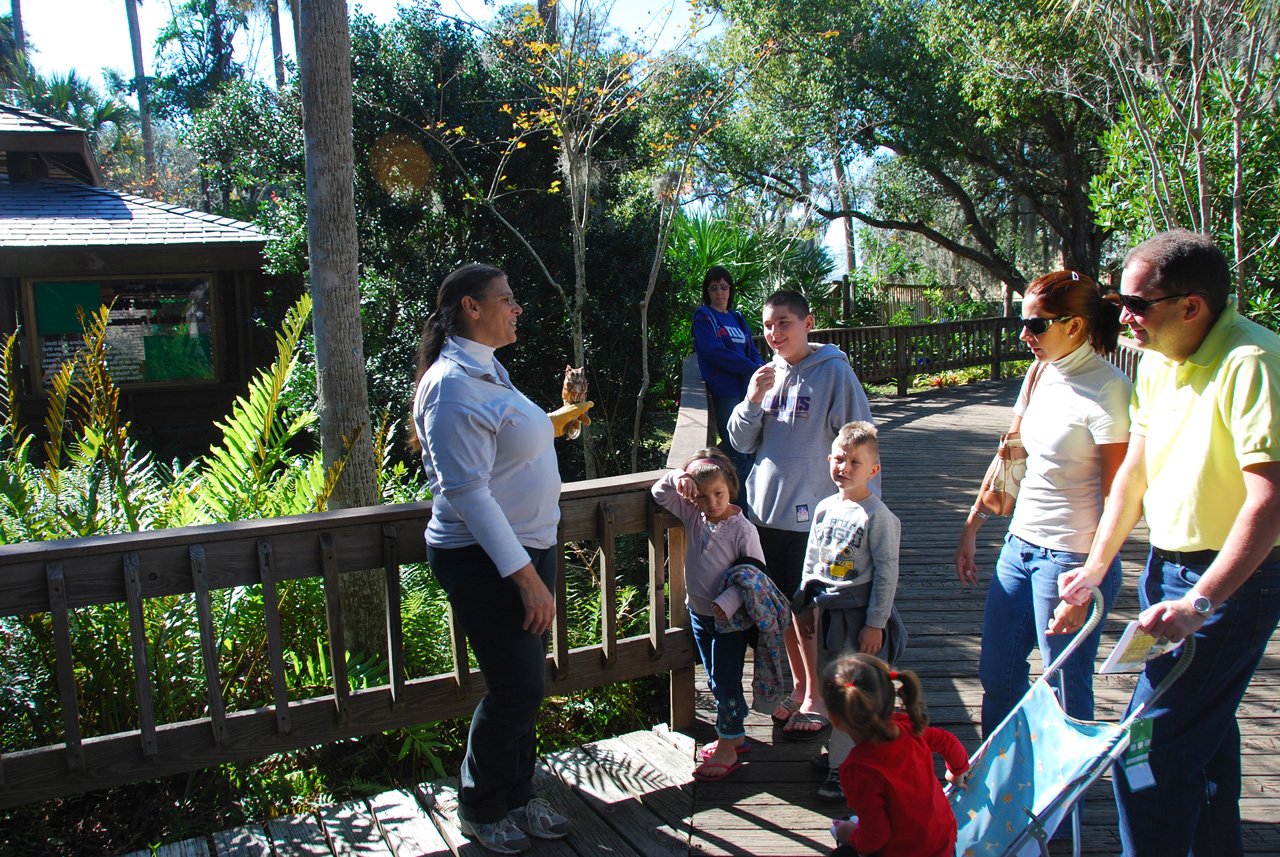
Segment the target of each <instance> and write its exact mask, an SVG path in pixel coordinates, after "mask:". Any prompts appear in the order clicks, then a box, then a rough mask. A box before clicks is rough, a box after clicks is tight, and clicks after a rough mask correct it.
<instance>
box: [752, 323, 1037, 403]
mask: <svg viewBox="0 0 1280 857" xmlns="http://www.w3.org/2000/svg"><path fill="white" fill-rule="evenodd" d="M1018 324H1019V322H1018V319H1017V318H1013V317H1010V318H979V319H973V320H971V321H944V322H937V323H933V324H905V325H898V326H894V327H840V328H830V329H827V330H815V331H812V332H811V333H810V334H809V341H810V342H829V343H831V344H833V345H837V346H839V347H840V349H841V350H843V351H844V352H845V353H846V354H848V355H849V362H850V363H852V364H853V368H854V371H855V372H857V373H858V379H859V380H860V381H862V382H863V383H866V384H878V383H883V382H885V381H897V384H898V395H899V396H905V395H906V394H907V389H908V388H909V387H910V386H911V378H912V376H914V375H926V374H933V373H935V372H942V371H945V370H948V369H963V368H965V367H968V366H990V367H991V377H992V378H999V377H1000V371H1001V370H1000V365H1001V364H1002V363H1004V362H1005V361H1008V360H1029V359H1031V351H1030V349H1028V348H1027V346H1026V344H1025V343H1023V342H1022V340H1020V339H1019V338H1018V333H1019V332H1020V328H1019V326H1018ZM756 346H757V347H758V348H759V349H760V353H761V354H766V355H767V354H768V343H767V342H765V339H764V337H762V336H757V337H756Z"/></svg>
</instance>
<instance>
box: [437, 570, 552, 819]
mask: <svg viewBox="0 0 1280 857" xmlns="http://www.w3.org/2000/svg"><path fill="white" fill-rule="evenodd" d="M529 557H530V559H531V560H532V561H533V566H534V568H535V569H537V571H538V576H539V577H540V578H542V582H543V583H545V584H546V585H547V588H548V589H550V590H551V591H552V592H553V593H554V592H555V583H556V557H555V551H554V550H551V549H548V550H530V551H529ZM427 560H428V561H429V562H430V563H431V570H432V572H433V573H434V574H435V576H436V579H437V580H439V581H440V585H441V586H442V587H443V588H444V591H445V594H446V595H448V596H449V604H450V605H452V607H453V615H454V617H455V618H456V619H457V621H459V622H461V623H462V629H463V631H465V632H466V635H467V640H468V641H470V644H471V651H472V652H474V653H475V656H476V663H477V664H479V666H480V672H481V674H482V675H483V676H484V681H485V684H486V685H488V688H489V693H488V695H487V696H485V698H484V699H482V700H480V704H479V705H477V706H476V711H475V714H474V715H473V716H472V718H471V731H470V733H469V734H468V735H467V755H466V758H465V759H464V760H463V763H462V772H461V780H462V788H461V790H460V791H459V793H458V814H459V815H460V816H462V817H463V818H465V819H466V820H467V821H470V822H474V823H476V824H492V823H493V822H495V821H500V820H501V819H502V818H503V816H505V815H506V814H507V813H508V812H509V811H511V810H513V809H517V808H519V807H522V806H524V805H525V804H526V803H528V802H529V800H530V799H531V798H533V797H535V796H536V795H535V794H534V791H533V771H534V762H535V761H536V757H537V743H538V736H537V725H538V712H539V711H540V710H541V709H542V700H543V698H544V697H545V696H546V691H547V636H546V635H538V634H533V633H530V632H529V631H526V630H524V628H522V627H521V626H522V625H524V602H523V601H521V600H520V590H519V588H518V587H517V586H516V584H515V583H514V582H512V581H511V580H510V579H508V578H503V577H500V576H499V575H498V569H497V568H496V567H495V566H494V564H493V562H492V561H491V560H490V559H489V555H488V554H486V553H485V552H484V549H483V548H481V547H480V546H479V545H472V546H469V547H464V548H433V547H431V546H430V545H427Z"/></svg>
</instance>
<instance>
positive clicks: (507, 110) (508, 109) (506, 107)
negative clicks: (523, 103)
mask: <svg viewBox="0 0 1280 857" xmlns="http://www.w3.org/2000/svg"><path fill="white" fill-rule="evenodd" d="M498 112H499V113H510V112H511V105H510V104H504V105H502V106H501V107H499V108H498Z"/></svg>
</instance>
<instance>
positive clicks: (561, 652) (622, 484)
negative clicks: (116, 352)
mask: <svg viewBox="0 0 1280 857" xmlns="http://www.w3.org/2000/svg"><path fill="white" fill-rule="evenodd" d="M659 475H660V474H659V473H658V472H650V473H640V474H634V475H631V476H624V477H618V478H613V479H598V480H593V481H590V482H579V483H574V484H571V485H566V486H565V488H564V490H563V492H562V494H561V500H560V507H561V513H562V517H561V523H560V532H559V541H560V547H561V551H560V555H561V557H563V556H564V545H565V543H567V542H584V541H591V540H595V541H598V542H599V544H600V548H601V550H600V552H599V554H600V556H601V558H602V563H603V569H602V574H601V581H602V583H601V593H600V597H601V607H602V621H601V623H600V628H601V630H600V641H599V642H598V643H596V644H594V645H590V646H585V647H580V648H576V649H573V650H570V649H569V637H568V621H567V606H568V605H567V598H566V592H565V575H564V566H563V561H562V563H561V570H560V576H559V586H558V592H557V599H556V620H555V623H554V625H553V626H552V630H551V639H552V653H551V655H550V656H549V657H548V662H547V666H548V693H549V694H565V693H569V692H572V691H576V690H581V689H584V688H588V687H595V686H599V685H602V684H609V683H613V682H621V681H631V680H634V679H636V678H639V677H641V676H646V675H655V674H659V673H664V672H667V673H670V674H671V723H672V726H673V728H677V729H689V728H691V727H692V725H693V722H694V709H693V705H694V695H693V664H694V657H693V640H692V636H691V634H690V633H689V631H688V613H687V610H686V608H685V604H684V591H685V590H684V530H683V529H682V528H681V526H680V523H679V521H678V520H677V519H676V518H675V517H673V516H671V515H669V514H667V513H666V512H663V511H661V510H660V509H658V507H657V506H656V505H655V504H654V503H653V502H652V501H651V499H650V497H649V487H650V486H651V485H652V484H653V482H654V481H655V480H656V479H657V478H658V476H659ZM430 514H431V506H430V504H429V503H428V504H404V505H398V506H381V507H370V508H365V509H350V510H344V511H340V512H325V513H320V514H315V515H302V516H297V517H291V518H276V519H270V520H261V521H242V522H237V523H232V524H219V525H213V526H206V527H189V528H186V529H179V530H159V531H152V532H143V533H129V534H123V535H112V536H100V537H95V538H85V539H72V540H67V541H61V542H44V543H35V544H21V545H5V546H0V617H16V616H32V615H36V616H41V615H46V614H47V615H48V617H49V620H48V622H49V625H48V627H49V628H50V629H51V637H52V642H53V653H52V655H51V661H52V663H51V664H50V670H51V672H52V675H46V676H43V677H36V676H33V677H31V680H32V681H42V680H43V681H50V682H51V683H53V684H56V688H57V697H58V704H59V706H60V708H61V714H62V723H63V736H62V737H63V741H62V742H61V743H58V744H49V745H46V746H39V747H34V748H25V749H14V748H12V747H10V748H0V751H3V752H2V753H0V807H9V806H14V805H18V804H23V803H31V802H33V801H38V800H43V799H46V798H51V797H56V796H59V795H66V794H72V793H76V792H84V791H88V790H91V789H99V788H105V787H109V786H113V785H119V784H122V783H127V782H132V781H135V780H142V779H151V778H154V777H161V776H167V775H171V774H176V773H182V772H185V771H191V770H197V769H200V768H206V767H210V766H213V765H218V764H222V763H226V762H234V761H240V760H245V759H251V758H257V757H262V756H267V755H270V754H272V753H278V752H283V751H287V750H293V749H298V748H300V747H307V746H312V745H316V744H323V743H328V742H331V741H337V740H340V739H345V738H352V737H356V736H359V735H366V734H370V733H374V732H382V731H385V730H388V729H395V728H401V727H407V726H413V725H416V724H421V723H429V722H434V721H437V720H441V719H444V718H447V717H458V716H463V715H466V714H469V713H470V712H471V711H472V710H473V709H474V708H475V705H476V703H477V702H478V701H479V699H480V697H481V696H483V695H484V693H485V686H484V679H483V678H482V677H481V676H480V674H479V672H478V671H472V670H471V669H470V666H469V662H468V657H467V648H466V644H465V638H464V636H463V634H462V632H461V630H460V629H459V628H458V626H457V625H456V624H455V623H453V622H452V617H450V619H451V626H452V637H453V641H454V645H453V672H452V673H447V674H441V675H434V676H429V677H425V678H416V679H408V678H407V677H406V676H405V672H404V668H403V665H404V663H405V658H404V639H403V633H402V631H401V598H400V568H401V565H402V564H408V563H421V562H425V560H426V548H425V545H424V542H423V530H424V529H425V527H426V524H427V520H428V518H429V516H430ZM637 533H645V534H647V536H648V543H649V551H648V558H647V565H648V580H647V586H648V610H649V629H648V633H647V634H644V635H640V636H635V637H627V638H624V639H619V638H618V635H617V631H618V627H617V620H616V615H615V613H616V610H615V609H614V605H616V604H617V597H616V593H615V592H614V591H613V590H614V587H615V586H616V580H617V557H616V553H615V551H614V550H613V542H614V539H615V538H616V537H620V536H625V535H629V534H637ZM378 567H380V568H383V569H385V570H386V572H387V576H386V579H387V604H388V611H389V612H388V630H389V632H390V633H389V635H388V637H389V641H388V649H389V650H388V652H387V653H386V654H387V663H388V667H389V677H388V679H387V683H386V684H383V685H379V686H376V687H368V688H355V689H353V687H352V682H351V681H350V679H349V677H348V675H347V670H346V669H345V665H346V655H345V651H344V646H343V633H342V621H343V617H342V608H341V604H340V603H339V600H338V588H339V576H340V575H342V574H346V573H349V572H352V571H359V570H362V569H367V568H378ZM306 578H317V579H319V580H321V581H322V585H323V590H324V600H325V620H326V621H325V626H326V631H327V638H328V643H329V651H328V656H329V660H330V663H331V664H332V665H333V668H332V669H331V670H330V673H331V678H330V682H331V687H330V689H331V690H332V693H330V694H327V695H324V696H319V697H314V696H313V697H309V698H305V699H298V698H291V697H290V689H289V687H288V685H287V683H286V678H285V660H284V659H285V650H284V646H283V644H282V636H281V630H280V623H281V615H282V613H284V610H282V609H281V598H280V594H279V585H280V584H283V583H285V582H287V581H293V580H301V579H306ZM255 586H261V587H262V598H263V608H264V609H263V613H264V616H263V622H262V627H261V628H260V629H258V630H259V631H260V633H261V635H262V636H265V638H266V641H267V644H268V645H267V649H268V652H269V654H268V660H269V662H270V669H269V674H270V677H271V682H270V684H271V688H272V696H273V699H272V700H271V701H266V700H264V701H263V702H262V707H260V708H254V709H248V710H239V711H227V710H226V705H225V703H224V700H223V697H222V693H221V688H222V683H223V682H224V681H227V680H228V677H227V676H226V675H224V673H223V671H222V670H221V669H220V667H219V651H220V650H223V649H228V648H229V650H230V651H241V650H242V649H244V648H251V647H253V646H256V645H259V644H260V643H261V641H262V636H256V635H255V636H256V639H254V640H244V639H239V640H237V639H231V640H229V641H225V640H224V641H219V638H218V636H217V632H216V631H215V628H214V622H213V617H212V612H211V609H210V597H211V593H217V592H218V591H220V590H227V589H233V588H240V587H255ZM668 587H669V593H670V601H669V602H668V596H667V592H668ZM169 596H181V597H191V598H194V599H195V607H196V613H197V615H198V619H199V622H198V627H199V636H200V642H201V652H202V655H203V670H202V671H201V672H202V677H203V679H204V681H205V686H206V694H207V711H208V716H206V717H201V718H197V719H194V720H186V721H183V722H178V723H160V722H157V716H156V713H155V708H154V706H153V704H152V693H153V687H154V686H155V683H156V682H157V681H158V680H159V679H158V676H157V672H156V664H155V663H152V662H151V661H152V660H153V659H152V657H151V656H150V655H149V651H151V650H152V648H153V646H154V645H155V644H157V641H154V640H148V639H147V634H146V629H145V626H144V623H143V611H144V605H145V602H146V601H147V600H148V599H152V598H159V597H169ZM668 603H669V607H670V610H669V612H668ZM108 604H111V605H118V606H121V608H122V609H123V610H124V611H125V612H126V613H127V615H128V619H129V628H130V632H129V637H130V641H131V646H130V649H131V650H130V652H129V655H128V657H129V660H130V663H131V665H132V672H133V676H134V682H133V683H134V688H135V692H136V702H137V705H136V710H137V719H136V724H137V726H138V728H137V729H133V730H129V731H123V732H114V733H111V734H103V735H94V736H92V737H83V736H82V734H81V731H82V730H81V721H82V718H81V709H80V705H81V700H80V698H79V697H80V694H79V692H78V688H77V679H76V670H77V668H78V667H79V668H83V664H82V663H81V664H77V661H76V660H75V655H74V652H73V646H72V636H71V627H72V623H73V622H74V621H75V619H76V616H75V612H76V611H77V610H79V609H83V608H88V607H91V606H93V605H108ZM223 630H224V632H225V631H226V629H223ZM219 642H221V643H222V645H221V646H220V645H219ZM197 669H198V668H197ZM233 678H234V677H233ZM197 680H199V677H197ZM118 692H120V693H126V692H127V691H126V690H125V689H124V688H120V689H119V690H118ZM86 702H88V701H86Z"/></svg>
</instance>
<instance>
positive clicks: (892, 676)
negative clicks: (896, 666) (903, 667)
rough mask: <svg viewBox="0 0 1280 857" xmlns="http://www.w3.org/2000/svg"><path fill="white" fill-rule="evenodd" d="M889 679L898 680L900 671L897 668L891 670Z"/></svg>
mask: <svg viewBox="0 0 1280 857" xmlns="http://www.w3.org/2000/svg"><path fill="white" fill-rule="evenodd" d="M889 680H890V681H897V680H898V671H897V670H889Z"/></svg>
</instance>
